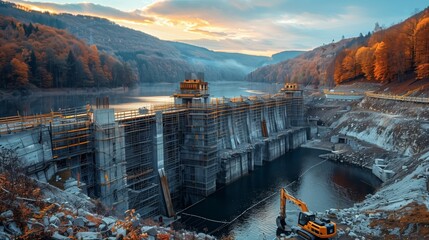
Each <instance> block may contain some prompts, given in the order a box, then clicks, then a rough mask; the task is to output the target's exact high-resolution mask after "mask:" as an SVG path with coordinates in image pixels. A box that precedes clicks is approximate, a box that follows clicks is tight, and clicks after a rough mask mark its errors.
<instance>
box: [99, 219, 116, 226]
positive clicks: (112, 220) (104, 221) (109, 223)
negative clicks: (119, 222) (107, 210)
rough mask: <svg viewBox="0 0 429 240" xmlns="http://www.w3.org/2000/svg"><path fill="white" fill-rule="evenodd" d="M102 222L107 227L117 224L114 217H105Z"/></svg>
mask: <svg viewBox="0 0 429 240" xmlns="http://www.w3.org/2000/svg"><path fill="white" fill-rule="evenodd" d="M101 221H102V222H103V223H104V224H105V225H106V226H110V225H111V224H114V223H116V218H113V217H104V218H103V219H101Z"/></svg>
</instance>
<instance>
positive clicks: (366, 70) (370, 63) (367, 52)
mask: <svg viewBox="0 0 429 240" xmlns="http://www.w3.org/2000/svg"><path fill="white" fill-rule="evenodd" d="M374 60H375V59H374V49H373V48H370V47H360V48H359V49H358V50H357V51H356V61H357V64H359V66H360V68H361V70H362V73H363V74H364V76H365V78H366V79H368V80H372V79H374Z"/></svg>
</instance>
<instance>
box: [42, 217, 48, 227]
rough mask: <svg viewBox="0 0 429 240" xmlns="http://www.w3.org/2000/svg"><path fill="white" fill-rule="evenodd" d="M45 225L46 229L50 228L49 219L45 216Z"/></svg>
mask: <svg viewBox="0 0 429 240" xmlns="http://www.w3.org/2000/svg"><path fill="white" fill-rule="evenodd" d="M43 225H45V227H47V226H49V218H48V216H44V217H43Z"/></svg>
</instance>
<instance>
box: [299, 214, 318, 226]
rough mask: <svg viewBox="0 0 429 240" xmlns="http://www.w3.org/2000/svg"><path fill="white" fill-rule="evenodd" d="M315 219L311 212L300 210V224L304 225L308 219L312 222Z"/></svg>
mask: <svg viewBox="0 0 429 240" xmlns="http://www.w3.org/2000/svg"><path fill="white" fill-rule="evenodd" d="M315 220H316V215H314V213H312V212H300V213H299V217H298V224H299V225H300V226H305V225H307V223H308V222H309V221H312V222H314V221H315Z"/></svg>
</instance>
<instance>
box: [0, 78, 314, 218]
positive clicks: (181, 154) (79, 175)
mask: <svg viewBox="0 0 429 240" xmlns="http://www.w3.org/2000/svg"><path fill="white" fill-rule="evenodd" d="M174 98H175V103H174V104H170V105H159V106H152V107H151V108H149V109H146V108H141V109H137V110H132V111H125V112H115V110H114V109H111V108H109V106H108V101H107V100H106V99H102V100H100V101H97V104H96V105H97V106H95V107H92V106H89V105H88V106H85V107H82V108H74V109H62V110H60V111H58V112H51V113H47V114H40V115H33V116H13V117H4V118H0V148H10V149H14V150H15V151H16V153H17V155H18V157H19V158H21V159H22V160H24V163H25V167H26V171H27V173H28V175H29V176H31V177H33V178H36V179H38V180H39V181H43V182H49V183H50V184H52V185H54V186H57V187H58V188H61V189H65V190H66V191H71V192H73V193H75V194H80V193H84V194H86V195H88V196H89V197H91V198H94V199H99V200H100V201H101V202H102V203H103V204H104V205H105V206H107V207H108V208H110V209H111V210H113V211H116V212H117V214H118V215H121V214H122V213H124V211H125V210H127V209H135V210H136V212H138V213H139V214H140V215H141V216H142V217H143V218H149V217H154V216H157V215H160V214H162V215H167V216H174V215H175V211H176V210H178V209H181V208H183V207H185V206H188V205H190V204H192V203H195V202H197V201H199V200H201V199H203V198H205V197H207V196H208V195H210V194H211V193H213V192H215V191H216V188H217V187H219V186H222V185H225V184H229V183H231V182H233V181H234V180H236V179H238V178H240V177H242V176H243V175H246V174H251V172H252V170H254V168H255V166H263V164H264V162H265V161H272V160H274V159H276V158H278V157H280V156H281V155H283V154H285V153H286V152H287V151H289V150H291V149H294V148H297V147H298V146H300V145H301V144H302V143H304V142H306V141H307V137H308V135H309V134H310V132H309V128H308V127H307V125H306V121H305V120H304V111H303V109H304V106H303V96H302V91H300V90H299V89H298V88H297V86H296V85H293V84H287V85H285V87H284V88H283V89H282V91H281V92H279V93H277V94H275V95H265V96H250V97H238V98H214V99H210V96H209V92H208V83H207V82H205V81H204V80H203V79H202V77H199V78H197V79H191V78H187V79H186V80H184V81H183V82H182V83H180V91H179V92H177V93H175V94H174ZM70 182H72V183H74V184H72V185H73V186H75V187H74V188H70V187H69V185H70ZM76 187H77V190H76Z"/></svg>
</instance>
